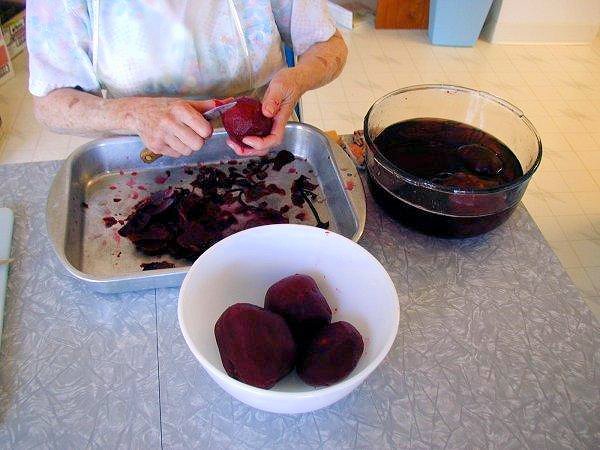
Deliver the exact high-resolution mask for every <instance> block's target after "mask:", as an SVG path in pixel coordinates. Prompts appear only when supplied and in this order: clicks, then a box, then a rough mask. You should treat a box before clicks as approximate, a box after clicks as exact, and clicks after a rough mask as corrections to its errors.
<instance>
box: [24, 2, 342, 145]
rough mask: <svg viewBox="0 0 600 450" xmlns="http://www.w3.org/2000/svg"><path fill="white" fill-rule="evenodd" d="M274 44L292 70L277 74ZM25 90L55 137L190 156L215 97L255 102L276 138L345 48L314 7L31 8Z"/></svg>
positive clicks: (336, 67)
mask: <svg viewBox="0 0 600 450" xmlns="http://www.w3.org/2000/svg"><path fill="white" fill-rule="evenodd" d="M282 41H283V42H285V43H286V44H288V45H289V46H291V47H292V48H293V49H294V51H295V53H296V55H299V60H298V63H297V64H296V66H295V67H293V68H288V67H286V64H285V61H284V57H283V53H282ZM27 44H28V49H29V58H30V60H29V69H30V81H29V89H30V91H31V93H32V94H33V95H34V96H35V111H36V116H37V117H38V119H39V120H40V121H41V122H42V123H44V124H45V125H46V126H48V127H50V128H51V129H53V130H55V131H58V132H66V133H73V134H83V135H106V134H137V135H139V136H140V137H141V138H142V140H143V141H144V144H145V145H146V146H147V147H148V148H149V149H150V150H152V151H153V152H155V153H159V154H164V155H168V156H173V157H176V156H181V155H189V154H190V153H191V152H192V151H196V150H198V149H200V148H201V147H202V145H203V143H204V141H205V140H206V139H207V138H209V137H210V136H211V134H212V131H213V129H212V126H211V124H210V123H209V122H207V121H206V120H205V119H204V117H203V116H202V114H201V113H202V112H203V111H206V110H208V109H210V108H212V107H213V106H214V105H215V103H214V101H213V99H216V98H227V97H237V96H240V95H252V96H255V97H259V98H260V97H262V101H263V114H264V115H266V116H268V117H273V118H274V123H273V129H272V130H271V134H270V135H268V136H266V137H263V138H260V137H256V136H253V137H246V138H245V139H244V143H245V144H246V145H247V146H249V147H251V148H250V149H249V150H248V149H242V147H240V146H239V145H237V144H236V143H234V142H232V141H228V145H229V146H230V147H232V148H233V149H234V150H235V151H236V152H237V153H239V154H244V155H263V154H265V153H266V152H267V151H268V149H269V148H270V147H272V146H274V145H277V144H278V143H280V142H281V141H282V139H283V133H284V128H285V124H286V122H287V121H288V119H289V118H290V115H291V114H292V111H293V108H294V105H295V104H296V102H297V101H298V99H299V98H300V96H301V95H302V94H303V93H304V92H306V91H308V90H310V89H315V88H317V87H319V86H322V85H324V84H327V83H328V82H330V81H331V80H333V79H334V78H335V77H336V76H337V75H338V74H339V73H340V71H341V70H342V68H343V66H344V63H345V60H346V55H347V49H346V46H345V43H344V41H343V39H342V37H341V36H340V33H339V32H338V31H337V30H336V28H335V26H334V24H333V23H332V21H331V19H330V17H329V16H328V13H327V7H326V4H325V1H324V0H30V1H29V2H28V3H27Z"/></svg>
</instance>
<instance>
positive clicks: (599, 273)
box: [585, 267, 600, 294]
mask: <svg viewBox="0 0 600 450" xmlns="http://www.w3.org/2000/svg"><path fill="white" fill-rule="evenodd" d="M585 273H586V274H587V276H588V278H589V279H590V281H591V283H592V285H594V288H595V289H596V292H597V293H598V294H600V267H586V268H585Z"/></svg>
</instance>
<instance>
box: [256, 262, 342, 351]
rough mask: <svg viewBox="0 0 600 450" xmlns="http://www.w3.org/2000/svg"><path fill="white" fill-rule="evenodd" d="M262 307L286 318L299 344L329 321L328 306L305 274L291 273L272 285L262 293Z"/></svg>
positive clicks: (302, 344) (306, 340) (313, 281)
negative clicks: (263, 301)
mask: <svg viewBox="0 0 600 450" xmlns="http://www.w3.org/2000/svg"><path fill="white" fill-rule="evenodd" d="M265 308H266V309H268V310H269V311H273V312H274V313H276V314H279V315H280V316H282V317H283V318H284V319H285V320H286V322H287V323H288V325H289V326H290V329H291V330H292V334H293V335H294V339H295V340H296V344H297V345H298V346H299V347H304V346H305V345H306V344H308V342H309V341H310V340H311V339H312V338H313V336H314V335H315V333H316V332H317V331H319V330H320V329H321V328H323V327H324V326H325V325H328V324H329V323H330V322H331V308H330V307H329V305H328V304H327V300H326V299H325V297H324V296H323V294H322V293H321V291H320V290H319V286H317V283H316V282H315V280H313V279H312V277H309V276H308V275H299V274H296V275H291V276H289V277H286V278H284V279H282V280H279V281H278V282H277V283H275V284H273V285H272V286H271V287H270V288H269V289H268V290H267V293H266V295H265Z"/></svg>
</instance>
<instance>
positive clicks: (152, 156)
mask: <svg viewBox="0 0 600 450" xmlns="http://www.w3.org/2000/svg"><path fill="white" fill-rule="evenodd" d="M161 156H162V155H159V154H157V153H154V152H153V151H151V150H148V149H147V148H144V149H143V150H142V151H141V152H140V158H141V160H142V161H144V162H145V163H146V164H151V163H153V162H154V161H156V160H157V159H158V158H160V157H161Z"/></svg>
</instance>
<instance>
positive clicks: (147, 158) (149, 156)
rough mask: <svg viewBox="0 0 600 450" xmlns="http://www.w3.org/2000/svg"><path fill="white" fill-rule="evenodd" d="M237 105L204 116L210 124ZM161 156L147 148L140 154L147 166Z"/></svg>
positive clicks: (225, 106)
mask: <svg viewBox="0 0 600 450" xmlns="http://www.w3.org/2000/svg"><path fill="white" fill-rule="evenodd" d="M235 105H237V102H235V101H233V102H229V103H225V104H224V105H219V106H215V107H214V108H211V109H209V110H208V111H205V112H203V113H202V116H203V117H204V118H205V119H206V120H208V121H209V122H210V121H211V120H215V119H217V118H219V117H220V116H221V114H223V113H224V112H225V111H228V110H230V109H231V108H233V107H234V106H235ZM161 156H162V155H159V154H157V153H154V152H153V151H151V150H148V149H147V148H144V149H143V150H142V151H141V152H140V158H141V159H142V161H144V162H145V163H146V164H150V163H153V162H154V161H156V160H157V159H158V158H160V157H161Z"/></svg>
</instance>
